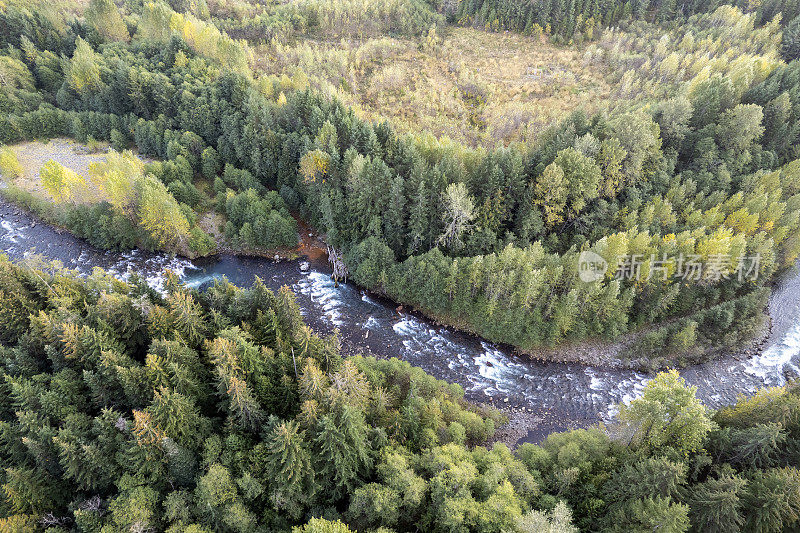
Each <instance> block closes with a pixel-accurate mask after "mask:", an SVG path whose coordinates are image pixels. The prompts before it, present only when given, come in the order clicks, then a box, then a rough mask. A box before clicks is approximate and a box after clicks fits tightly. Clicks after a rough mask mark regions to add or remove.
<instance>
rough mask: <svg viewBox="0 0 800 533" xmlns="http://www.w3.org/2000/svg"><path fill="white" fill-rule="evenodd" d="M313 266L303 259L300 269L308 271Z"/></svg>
mask: <svg viewBox="0 0 800 533" xmlns="http://www.w3.org/2000/svg"><path fill="white" fill-rule="evenodd" d="M309 268H311V265H309V264H308V261H302V262H301V263H300V270H301V271H302V272H308V269H309Z"/></svg>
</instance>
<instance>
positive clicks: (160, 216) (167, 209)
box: [139, 176, 189, 248]
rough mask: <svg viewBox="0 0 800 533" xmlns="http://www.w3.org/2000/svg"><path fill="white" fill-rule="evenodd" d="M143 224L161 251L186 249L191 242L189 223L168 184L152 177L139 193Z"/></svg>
mask: <svg viewBox="0 0 800 533" xmlns="http://www.w3.org/2000/svg"><path fill="white" fill-rule="evenodd" d="M139 194H140V205H139V224H140V225H141V227H142V228H143V229H144V230H145V231H147V233H149V234H150V236H151V237H152V238H153V240H154V241H155V242H156V243H157V244H158V245H159V246H161V247H165V248H174V247H179V246H183V245H184V244H185V243H186V241H187V239H188V238H189V221H188V220H187V218H186V215H184V214H183V211H182V210H181V207H180V205H179V204H178V202H177V201H176V200H175V198H174V197H173V196H172V195H171V194H170V193H169V191H168V190H167V188H166V187H164V184H163V183H161V182H160V181H158V180H156V179H155V178H153V177H152V176H147V177H146V178H145V179H144V180H143V181H142V182H141V188H140V189H139Z"/></svg>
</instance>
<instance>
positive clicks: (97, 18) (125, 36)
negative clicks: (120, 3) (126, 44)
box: [86, 0, 131, 41]
mask: <svg viewBox="0 0 800 533" xmlns="http://www.w3.org/2000/svg"><path fill="white" fill-rule="evenodd" d="M86 21H87V22H88V23H89V24H90V25H91V26H92V27H94V29H95V30H96V31H97V33H99V34H100V36H101V37H102V38H103V39H106V40H108V41H127V40H129V39H130V38H131V36H130V34H129V33H128V27H127V26H126V25H125V22H124V21H123V20H122V16H121V15H120V14H119V10H118V9H117V6H116V5H114V2H113V1H112V0H92V1H91V2H90V3H89V8H88V9H87V10H86Z"/></svg>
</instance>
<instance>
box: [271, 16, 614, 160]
mask: <svg viewBox="0 0 800 533" xmlns="http://www.w3.org/2000/svg"><path fill="white" fill-rule="evenodd" d="M259 52H260V54H261V57H260V59H261V60H260V61H257V62H256V63H257V64H258V65H260V66H261V68H262V70H264V71H265V72H267V73H270V74H276V75H283V74H286V75H289V76H293V77H294V78H295V79H296V78H297V75H298V70H300V71H302V72H303V73H304V74H305V75H306V76H307V77H308V80H309V82H310V83H311V85H312V86H314V87H315V88H317V89H321V90H323V91H325V92H327V93H330V94H336V95H338V96H339V97H340V98H342V99H343V100H344V101H346V102H347V103H348V104H350V105H352V106H353V107H354V108H355V109H356V110H357V112H358V113H359V114H360V116H361V117H363V118H366V119H370V120H380V119H382V118H384V119H388V120H390V121H391V122H392V123H393V124H394V125H395V126H397V127H398V128H399V129H400V130H402V131H420V130H425V131H429V132H431V133H433V134H435V135H437V136H441V135H447V136H448V137H450V138H452V139H454V140H457V141H460V142H463V143H466V144H468V145H470V146H477V145H481V144H484V145H485V144H488V145H494V144H495V143H496V142H503V143H505V144H507V143H510V142H514V141H527V140H532V139H534V138H535V137H536V134H537V133H539V132H541V131H542V129H543V128H544V127H546V126H547V125H549V124H551V123H553V122H554V121H556V120H558V119H559V118H561V117H563V116H564V115H565V114H567V113H569V112H571V111H573V110H575V109H578V108H582V109H584V110H585V111H587V112H589V113H590V112H592V111H595V110H598V109H599V108H600V107H601V106H604V105H605V104H606V102H607V101H608V97H609V95H610V94H611V86H610V85H609V82H608V80H607V79H606V69H605V67H603V66H595V65H587V64H585V63H584V61H583V55H582V52H581V51H580V50H577V49H566V48H559V47H556V46H553V45H551V44H549V43H547V42H546V40H543V39H541V40H540V39H535V38H532V37H524V36H521V35H517V34H512V33H489V32H484V31H480V30H476V29H472V28H450V29H449V30H448V33H447V34H446V35H444V36H443V37H441V36H440V37H437V38H436V39H435V40H433V41H432V40H430V39H423V41H422V43H420V42H418V41H416V40H411V39H398V38H389V37H382V38H373V39H365V40H350V41H348V40H341V41H319V40H317V41H315V40H304V41H302V42H299V43H294V44H288V45H283V44H280V43H274V44H273V45H271V46H269V47H262V48H261V49H260V50H259Z"/></svg>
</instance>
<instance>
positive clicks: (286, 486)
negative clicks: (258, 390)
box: [264, 422, 315, 520]
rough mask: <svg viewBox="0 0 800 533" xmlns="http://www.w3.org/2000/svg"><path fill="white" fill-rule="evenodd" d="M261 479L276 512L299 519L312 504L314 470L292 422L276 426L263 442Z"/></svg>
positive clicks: (305, 447)
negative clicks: (265, 485) (265, 482)
mask: <svg viewBox="0 0 800 533" xmlns="http://www.w3.org/2000/svg"><path fill="white" fill-rule="evenodd" d="M265 445H266V450H265V454H264V455H265V479H266V480H268V487H270V500H271V501H272V504H273V505H274V506H275V508H276V509H279V510H283V511H285V512H286V513H288V514H289V516H291V517H292V518H293V519H295V520H296V519H298V518H300V517H301V516H302V515H303V513H304V512H305V510H306V509H307V508H308V506H309V505H310V504H311V503H312V502H313V501H314V491H315V485H314V470H313V469H312V467H311V454H310V453H309V451H308V449H307V446H306V444H305V442H304V434H303V432H302V431H300V430H299V428H298V425H297V423H296V422H283V423H281V424H280V425H278V426H276V427H275V428H274V429H273V430H272V432H271V433H270V435H269V436H268V437H267V439H266V441H265Z"/></svg>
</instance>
